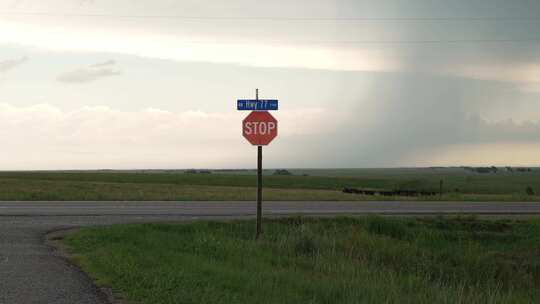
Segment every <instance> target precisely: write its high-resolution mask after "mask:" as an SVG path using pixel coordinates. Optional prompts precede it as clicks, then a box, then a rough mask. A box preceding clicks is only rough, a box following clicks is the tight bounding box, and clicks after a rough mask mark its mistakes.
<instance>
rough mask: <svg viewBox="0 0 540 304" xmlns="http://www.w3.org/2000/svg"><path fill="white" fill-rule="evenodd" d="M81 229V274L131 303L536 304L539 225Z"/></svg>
mask: <svg viewBox="0 0 540 304" xmlns="http://www.w3.org/2000/svg"><path fill="white" fill-rule="evenodd" d="M253 228H254V223H253V221H234V222H228V223H227V222H223V223H215V222H197V223H189V224H169V225H167V224H144V225H127V226H122V225H120V226H111V227H99V228H84V229H82V230H81V231H79V232H78V233H76V234H74V235H70V236H68V237H67V239H66V240H65V243H66V244H67V245H68V248H70V250H71V251H72V252H73V253H74V254H75V255H74V257H75V259H76V261H77V262H78V263H79V264H80V265H81V266H82V268H83V270H85V271H87V272H89V273H90V274H91V276H92V277H94V278H95V279H97V282H98V284H100V285H104V286H108V287H112V288H113V290H115V291H119V292H121V293H122V294H123V295H124V296H125V297H126V298H127V300H129V301H130V302H132V303H142V304H143V303H149V304H150V303H152V304H160V303H178V302H179V299H181V301H180V302H182V303H207V304H212V303H268V304H270V303H280V304H281V303H294V304H297V303H467V304H470V303H538V299H540V253H539V251H538V248H540V247H539V246H540V237H539V236H540V222H539V221H538V220H528V221H514V220H496V221H492V220H479V219H476V218H471V217H458V218H443V217H440V218H420V219H414V218H408V219H399V218H379V217H362V218H337V219H306V218H289V219H280V220H266V221H265V222H264V234H263V237H262V239H261V240H260V241H259V242H257V241H254V239H253V232H254V229H253Z"/></svg>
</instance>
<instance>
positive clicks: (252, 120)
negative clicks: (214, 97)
mask: <svg viewBox="0 0 540 304" xmlns="http://www.w3.org/2000/svg"><path fill="white" fill-rule="evenodd" d="M237 109H238V110H239V111H249V110H252V111H253V112H251V113H250V114H249V115H248V116H247V117H246V118H245V119H244V120H243V122H242V135H243V136H244V137H245V138H246V139H247V140H248V141H249V142H250V143H251V144H252V145H254V146H257V231H256V234H255V238H256V239H259V237H260V236H261V233H262V187H263V185H262V148H263V146H266V145H268V144H270V142H271V141H272V140H273V139H274V138H276V136H277V128H278V122H277V120H276V119H275V118H274V117H273V116H272V115H271V114H270V113H268V111H273V110H277V109H278V101H277V100H276V99H264V100H259V89H256V91H255V99H254V100H250V99H239V100H238V102H237Z"/></svg>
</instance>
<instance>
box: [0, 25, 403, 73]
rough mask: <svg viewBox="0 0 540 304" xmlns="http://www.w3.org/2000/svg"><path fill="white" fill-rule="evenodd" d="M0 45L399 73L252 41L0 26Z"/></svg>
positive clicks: (319, 48) (383, 60)
mask: <svg viewBox="0 0 540 304" xmlns="http://www.w3.org/2000/svg"><path fill="white" fill-rule="evenodd" d="M0 43H5V44H18V45H24V46H33V47H39V48H44V49H48V50H54V51H76V52H98V53H116V54H128V55H136V56H142V57H148V58H157V59H168V60H177V61H192V62H211V63H233V64H240V65H245V66H257V67H291V68H308V69H324V70H346V71H389V70H395V69H397V68H398V65H397V62H396V61H393V60H391V58H390V57H388V56H386V51H381V50H375V49H364V48H353V47H338V46H328V45H327V46H323V45H310V44H307V45H305V44H301V43H300V44H295V43H293V42H291V43H282V42H276V43H273V42H266V43H264V42H261V41H254V40H236V41H231V40H223V41H220V39H216V37H212V36H204V35H181V34H180V35H179V34H176V35H172V34H167V33H166V31H156V32H149V31H141V30H123V29H121V28H118V29H115V28H107V29H106V30H105V29H99V28H98V27H91V28H82V29H81V28H71V27H68V26H67V25H64V26H62V25H54V24H49V25H48V24H33V23H31V22H26V23H18V22H8V21H0Z"/></svg>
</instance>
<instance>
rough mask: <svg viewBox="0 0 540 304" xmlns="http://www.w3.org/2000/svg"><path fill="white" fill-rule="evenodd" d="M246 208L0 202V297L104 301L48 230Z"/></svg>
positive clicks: (506, 206)
mask: <svg viewBox="0 0 540 304" xmlns="http://www.w3.org/2000/svg"><path fill="white" fill-rule="evenodd" d="M254 213H255V204H254V203H246V202H184V203H176V202H0V303H1V304H18V303H24V304H33V303H56V304H63V303H80V304H86V303H107V299H106V298H105V297H104V295H103V294H102V293H101V292H100V291H99V290H98V289H97V288H96V287H95V286H94V285H93V284H92V282H91V280H90V279H89V278H88V277H87V276H86V275H85V274H84V273H81V272H80V271H79V270H78V269H77V268H76V267H74V266H73V265H72V264H70V263H69V262H68V261H67V260H65V259H64V258H63V257H62V256H61V255H60V254H59V253H58V252H57V251H55V249H54V248H53V247H51V246H49V245H47V244H46V234H47V233H48V232H50V231H55V230H59V229H68V228H75V227H82V226H87V225H107V224H116V223H134V222H158V221H185V220H194V219H199V218H205V219H210V218H229V217H232V218H236V217H245V216H252V215H254ZM264 213H265V214H266V215H271V216H283V215H291V214H306V215H336V214H370V213H376V214H390V215H425V214H456V213H465V214H485V215H507V214H513V215H535V214H538V215H540V203H465V202H459V203H447V202H354V203H349V202H268V203H265V205H264Z"/></svg>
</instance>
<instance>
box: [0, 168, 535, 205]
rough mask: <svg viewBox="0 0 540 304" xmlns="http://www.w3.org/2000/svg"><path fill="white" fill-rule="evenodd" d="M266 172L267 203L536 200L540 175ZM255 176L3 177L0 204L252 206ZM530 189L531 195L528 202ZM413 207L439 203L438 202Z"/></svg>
mask: <svg viewBox="0 0 540 304" xmlns="http://www.w3.org/2000/svg"><path fill="white" fill-rule="evenodd" d="M272 172H274V170H267V171H265V174H266V176H265V178H264V186H265V189H266V190H265V199H267V200H377V199H385V200H388V199H400V200H401V199H404V198H400V197H390V198H389V197H384V198H383V197H373V196H361V195H354V194H344V193H341V190H342V189H343V188H344V187H353V188H361V189H376V190H393V189H409V190H424V191H436V192H438V191H439V182H440V181H441V180H442V181H443V196H442V198H441V199H443V200H476V201H482V200H483V201H490V200H505V201H531V200H534V201H538V200H540V196H538V194H540V170H537V169H535V170H533V171H532V172H503V170H500V172H498V173H489V174H481V173H475V172H471V171H467V170H464V169H461V168H424V169H304V170H295V169H292V170H290V172H292V173H293V175H292V176H276V175H272ZM254 175H255V172H254V171H253V170H236V171H234V170H227V171H213V173H212V174H189V173H184V172H183V171H180V170H175V171H158V170H154V171H87V172H85V171H81V172H0V200H253V199H254V198H255V187H256V179H255V176H254ZM527 187H531V189H533V191H534V192H535V194H536V195H528V194H527V192H526V189H527ZM415 199H429V200H436V199H439V196H436V197H424V198H415Z"/></svg>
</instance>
